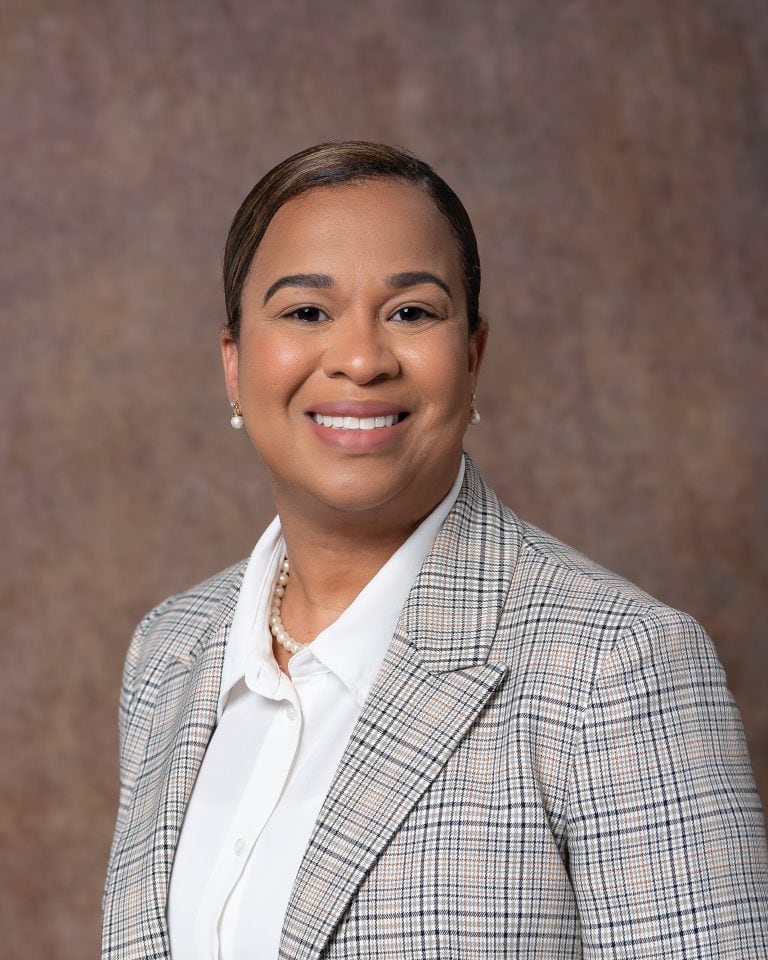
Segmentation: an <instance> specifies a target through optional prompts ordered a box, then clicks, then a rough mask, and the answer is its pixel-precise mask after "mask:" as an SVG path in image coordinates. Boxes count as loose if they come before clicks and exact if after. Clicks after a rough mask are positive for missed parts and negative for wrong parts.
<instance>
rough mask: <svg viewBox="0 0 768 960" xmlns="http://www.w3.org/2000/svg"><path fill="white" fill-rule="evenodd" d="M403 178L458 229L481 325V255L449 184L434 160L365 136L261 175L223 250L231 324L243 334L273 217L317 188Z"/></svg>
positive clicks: (471, 315) (472, 319)
mask: <svg viewBox="0 0 768 960" xmlns="http://www.w3.org/2000/svg"><path fill="white" fill-rule="evenodd" d="M374 179H384V180H403V181H405V182H406V183H412V184H414V186H416V187H418V188H419V189H420V190H423V191H424V193H426V194H427V196H429V197H431V198H432V200H433V201H434V204H435V206H436V207H437V208H438V210H439V211H440V212H441V213H442V214H443V216H444V217H445V218H446V220H447V221H448V223H449V224H450V226H451V229H452V230H453V233H454V236H455V237H456V244H457V247H458V251H459V256H460V259H461V265H462V272H463V279H464V292H465V295H466V300H467V318H468V320H469V332H470V334H471V333H474V332H475V331H476V330H477V328H478V326H479V325H480V313H479V300H480V260H479V257H478V253H477V241H476V239H475V231H474V230H473V228H472V222H471V221H470V219H469V215H468V214H467V211H466V210H465V209H464V206H463V204H462V202H461V200H459V198H458V197H457V196H456V194H455V193H454V192H453V190H451V188H450V187H449V186H448V184H447V183H446V182H445V180H443V179H442V178H441V177H439V176H438V175H437V174H436V173H435V171H434V170H433V169H432V167H430V166H429V164H427V163H424V161H423V160H418V159H417V158H416V157H414V156H413V155H412V154H410V153H408V152H407V151H405V150H402V149H400V148H398V147H390V146H387V145H386V144H383V143H369V142H368V141H364V140H346V141H337V142H334V143H321V144H318V145H317V146H315V147H309V148H308V149H306V150H302V151H301V152H300V153H295V154H294V155H293V156H292V157H288V159H287V160H283V161H282V163H279V164H278V165H277V166H276V167H274V168H273V169H272V170H270V171H269V173H267V174H266V175H265V176H263V177H262V178H261V180H259V182H258V183H257V184H256V186H255V187H254V188H253V190H251V192H250V193H249V194H248V196H247V197H246V198H245V200H244V201H243V203H242V205H241V206H240V209H239V210H238V211H237V213H236V214H235V218H234V220H233V221H232V226H231V227H230V228H229V235H228V237H227V244H226V247H225V249H224V299H225V303H226V309H227V327H228V328H229V334H230V336H231V337H232V339H233V340H235V341H237V340H239V337H240V317H241V308H240V301H241V298H242V293H243V285H244V284H245V281H246V278H247V276H248V271H249V270H250V268H251V263H252V262H253V258H254V256H255V254H256V251H257V249H258V247H259V244H260V243H261V241H262V239H263V237H264V234H265V233H266V230H267V227H268V226H269V224H270V221H271V220H272V218H273V217H274V215H275V214H276V213H277V211H278V210H279V209H280V207H282V206H283V204H284V203H287V202H288V201H289V200H292V199H293V198H294V197H298V196H299V195H300V194H302V193H306V192H307V191H309V190H313V189H314V188H315V187H333V186H339V185H342V184H346V183H359V182H361V181H364V180H374Z"/></svg>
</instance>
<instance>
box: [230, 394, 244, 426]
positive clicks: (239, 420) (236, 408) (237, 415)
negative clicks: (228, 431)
mask: <svg viewBox="0 0 768 960" xmlns="http://www.w3.org/2000/svg"><path fill="white" fill-rule="evenodd" d="M229 405H230V407H232V419H231V420H230V421H229V422H230V423H231V424H232V426H233V427H234V428H235V430H242V428H243V411H242V410H241V409H240V404H239V403H238V402H237V400H232V401H230V404H229Z"/></svg>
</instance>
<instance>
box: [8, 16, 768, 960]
mask: <svg viewBox="0 0 768 960" xmlns="http://www.w3.org/2000/svg"><path fill="white" fill-rule="evenodd" d="M767 40H768V13H766V7H765V4H764V2H763V0H727V2H725V0H724V2H717V0H677V2H675V3H673V4H668V3H666V2H662V0H643V2H642V3H638V2H637V0H610V2H609V0H581V2H575V0H574V2H572V0H490V2H480V3H477V2H476V3H466V2H465V0H446V2H442V3H437V2H429V0H386V2H380V3H374V2H358V3H355V4H352V3H348V2H346V0H324V2H322V3H320V2H310V0H298V2H297V0H294V2H292V3H290V4H288V3H284V2H280V0H260V2H258V3H256V2H251V0H227V2H224V0H219V2H196V3H186V4H182V3H174V2H150V0H125V2H118V0H113V2H109V0H70V2H68V3H67V2H59V3H53V2H48V3H45V2H40V0H10V2H9V0H6V2H5V3H4V4H3V6H2V12H0V157H1V158H2V159H1V160H0V162H1V163H2V176H1V177H0V224H1V226H0V271H1V276H0V311H1V316H2V324H3V327H2V330H3V338H2V350H1V351H0V403H2V413H3V417H4V426H3V432H2V445H1V446H0V456H1V457H2V463H1V464H0V469H1V477H2V497H1V500H0V502H1V504H2V518H0V520H1V522H2V526H1V527H0V530H1V531H2V533H1V534H0V551H1V552H2V560H3V574H4V576H3V581H2V598H1V602H2V614H3V623H4V630H3V638H2V646H1V648H0V651H1V652H0V657H1V660H0V664H1V669H0V696H2V706H3V712H2V731H1V733H2V743H1V744H0V747H1V749H2V774H3V782H2V792H1V794H0V796H1V799H0V843H1V844H2V851H1V853H2V881H0V883H1V884H2V887H3V889H2V891H0V929H1V930H2V938H3V951H2V952H3V955H4V956H7V957H24V958H25V960H37V958H46V960H50V958H52V957H53V958H78V960H79V958H83V957H87V956H95V955H96V953H97V946H96V943H97V930H98V923H99V918H98V912H99V897H100V888H101V882H102V875H103V868H104V862H105V858H106V855H107V848H108V843H109V839H110V831H111V827H112V820H113V815H114V806H115V799H116V776H117V770H116V724H115V711H116V702H117V692H118V681H119V674H120V668H121V662H122V658H123V654H124V651H125V647H126V644H127V641H128V637H129V634H130V632H131V629H132V627H133V625H134V623H135V621H136V620H137V618H138V617H139V616H140V615H141V614H142V613H143V612H144V611H145V610H146V609H147V608H148V607H149V606H150V605H152V604H154V603H155V602H156V601H158V600H160V599H161V598H162V597H164V596H166V595H167V594H169V593H170V592H172V591H175V590H178V589H180V588H182V587H184V586H187V585H190V584H192V583H193V582H195V581H198V580H200V579H202V578H204V577H205V576H207V575H208V574H210V573H212V572H214V571H216V570H217V569H219V568H221V567H223V566H225V565H227V564H229V563H230V562H232V561H234V560H236V559H238V558H240V557H241V556H244V555H245V554H246V553H247V552H248V550H249V549H250V547H251V545H252V543H253V542H254V540H255V539H256V537H257V536H258V534H259V533H260V531H261V528H262V526H263V524H264V523H265V521H266V520H267V519H268V518H269V517H270V510H271V508H270V504H269V502H268V495H267V488H266V484H265V479H264V475H263V473H262V471H261V468H260V466H259V465H258V463H257V461H256V458H255V456H254V455H253V454H252V452H251V451H250V450H249V449H248V445H247V441H246V439H245V437H244V436H243V435H240V434H236V433H234V432H233V431H232V430H230V429H229V426H228V416H229V414H228V409H227V405H226V402H225V397H224V391H223V388H222V385H221V383H220V374H219V368H218V357H217V331H218V327H219V323H220V321H221V319H222V313H223V311H222V298H221V295H220V285H219V278H218V271H219V261H220V252H221V248H222V245H223V240H224V235H225V231H226V227H227V224H228V221H229V218H230V217H231V215H232V213H233V212H234V209H235V207H236V205H237V204H238V202H239V201H240V199H241V198H242V197H243V196H244V194H245V192H246V191H247V190H248V189H249V188H250V187H251V185H252V184H253V183H254V182H255V180H256V179H257V178H258V176H259V175H260V174H262V173H263V172H264V171H265V170H266V169H267V168H268V167H270V166H271V165H272V164H274V163H275V162H277V161H278V160H279V159H281V158H282V157H284V156H285V155H287V154H288V153H290V152H293V151H294V150H296V149H299V148H301V147H303V146H306V145H308V144H310V143H313V142H317V141H319V140H325V139H334V138H343V137H344V138H345V137H359V138H367V139H383V140H387V141H391V142H395V143H400V144H405V145H407V146H409V147H411V148H412V149H414V150H415V151H416V152H417V153H419V154H420V155H422V156H423V157H424V158H425V159H427V160H429V161H432V162H433V163H434V164H435V165H436V166H437V168H438V169H439V170H440V171H441V172H442V173H443V174H444V175H445V176H446V178H447V179H448V180H449V181H450V182H451V183H452V184H453V185H454V186H455V187H456V189H457V190H458V192H459V193H460V195H461V196H462V198H463V199H464V200H465V202H466V204H467V206H468V208H469V210H470V212H471V214H472V215H473V217H474V219H475V221H476V225H477V228H478V234H479V240H480V245H481V252H482V255H483V260H484V266H485V277H486V280H485V286H484V310H485V313H486V314H487V316H488V317H489V318H490V321H491V326H492V346H491V349H490V356H489V358H488V362H487V366H486V369H485V372H484V378H483V381H482V384H481V389H480V392H479V399H480V404H481V408H482V412H483V423H482V425H481V426H480V427H478V428H477V429H476V430H474V431H473V433H472V435H471V439H470V442H469V445H470V448H471V450H472V452H473V453H474V455H475V456H476V459H477V460H478V462H479V464H480V466H481V467H482V468H483V469H484V470H485V472H486V473H487V474H488V475H489V476H490V478H491V479H492V481H493V482H494V483H495V485H496V487H497V489H498V490H499V491H500V493H501V494H502V495H503V497H504V498H505V499H506V500H507V501H508V502H509V503H510V504H511V505H512V506H513V507H514V508H515V509H516V510H517V511H518V512H519V513H521V514H522V515H523V516H525V517H526V518H528V519H530V520H532V521H534V522H535V523H537V524H539V525H540V526H542V527H544V528H546V529H548V530H550V531H551V532H553V533H555V534H556V535H558V536H560V537H561V538H563V539H565V540H567V541H570V542H571V543H573V544H575V545H577V546H578V547H580V548H581V549H582V550H584V551H585V552H586V553H588V554H590V555H591V556H593V557H594V558H596V559H597V560H599V561H601V562H602V563H603V564H605V565H607V566H609V567H612V568H614V569H616V570H618V571H620V572H621V573H623V574H625V575H626V576H628V577H629V578H631V579H633V580H635V581H637V582H639V583H640V584H641V585H642V586H643V587H645V588H646V589H648V590H649V591H651V592H652V593H654V594H656V595H657V596H659V597H661V598H662V599H663V600H665V601H667V602H669V603H671V604H674V605H676V606H679V607H682V608H684V609H686V610H688V611H690V612H692V613H693V614H694V615H695V616H697V617H698V618H699V619H700V620H701V621H702V622H703V623H704V625H705V626H706V628H707V629H708V630H709V631H710V633H711V634H712V636H713V637H714V639H715V642H716V644H717V647H718V649H719V652H720V655H721V657H722V659H723V661H724V663H725V665H726V668H727V671H728V676H729V680H730V684H731V687H732V689H733V691H734V694H735V696H736V699H737V701H738V704H739V706H740V708H741V710H742V713H743V716H744V720H745V723H746V728H747V733H748V737H749V744H750V749H751V751H752V757H753V761H754V765H755V768H756V772H757V776H758V779H759V783H760V788H761V791H762V795H763V797H764V798H766V797H768V697H767V696H766V692H765V691H766V680H768V649H767V648H766V643H765V624H766V621H767V620H768V599H767V598H766V580H768V576H767V574H768V569H767V556H768V555H767V554H766V533H768V504H767V502H766V476H767V474H768V471H766V458H767V451H768V444H767V443H766V439H767V438H766V432H767V430H766V410H768V397H767V396H766V393H767V385H768V376H766V373H767V370H766V339H768V338H767V333H766V331H767V327H766V309H767V308H768V284H767V282H766V273H767V272H766V268H765V265H766V263H768V231H767V230H766V228H767V227H768V186H767V184H768V177H767V173H768V170H767V163H768V138H767V135H766V133H767V123H766V120H767V118H766V106H767V103H768V99H767V97H766V89H767V88H766V69H767V65H768V47H767V44H766V41H767Z"/></svg>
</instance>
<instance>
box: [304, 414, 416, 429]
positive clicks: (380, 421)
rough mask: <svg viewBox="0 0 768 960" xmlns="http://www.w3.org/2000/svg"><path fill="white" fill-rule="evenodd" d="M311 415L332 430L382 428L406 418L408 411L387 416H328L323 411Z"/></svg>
mask: <svg viewBox="0 0 768 960" xmlns="http://www.w3.org/2000/svg"><path fill="white" fill-rule="evenodd" d="M310 416H311V417H312V419H313V420H314V421H315V423H317V424H319V425H320V426H321V427H330V429H331V430H380V429H381V428H382V427H394V425H395V424H396V423H400V421H401V420H404V419H405V418H406V417H407V416H408V414H407V413H394V414H391V415H389V416H386V417H327V416H324V415H323V414H321V413H311V414H310Z"/></svg>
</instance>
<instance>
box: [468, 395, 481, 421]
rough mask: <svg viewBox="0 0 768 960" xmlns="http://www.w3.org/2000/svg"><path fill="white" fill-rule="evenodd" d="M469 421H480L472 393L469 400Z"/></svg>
mask: <svg viewBox="0 0 768 960" xmlns="http://www.w3.org/2000/svg"><path fill="white" fill-rule="evenodd" d="M469 422H470V423H473V424H474V423H480V411H479V410H478V409H477V403H476V402H475V394H474V393H473V394H472V399H471V400H470V401H469Z"/></svg>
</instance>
